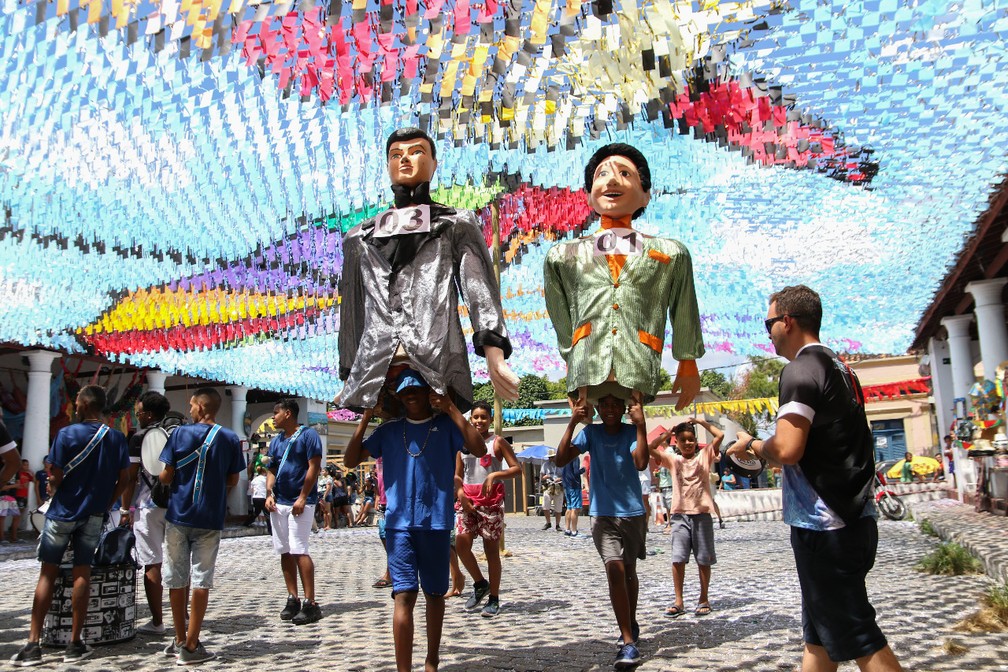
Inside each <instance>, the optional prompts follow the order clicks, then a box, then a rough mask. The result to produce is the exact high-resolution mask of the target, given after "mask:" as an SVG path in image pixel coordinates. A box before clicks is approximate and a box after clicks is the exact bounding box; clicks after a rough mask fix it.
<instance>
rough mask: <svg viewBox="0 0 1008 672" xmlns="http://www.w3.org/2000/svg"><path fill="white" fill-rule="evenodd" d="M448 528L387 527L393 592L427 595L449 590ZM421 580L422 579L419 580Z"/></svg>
mask: <svg viewBox="0 0 1008 672" xmlns="http://www.w3.org/2000/svg"><path fill="white" fill-rule="evenodd" d="M449 538H450V532H449V531H448V530H393V529H388V528H386V530H385V548H386V549H387V551H388V568H389V575H390V576H391V577H392V595H393V597H394V596H395V594H396V593H410V592H417V590H419V589H420V588H423V591H424V592H425V593H427V594H428V595H444V594H445V593H447V592H448V566H449V560H450V555H451V551H450V548H451V547H450V545H449ZM418 579H419V581H418Z"/></svg>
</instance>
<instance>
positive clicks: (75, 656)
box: [63, 642, 94, 663]
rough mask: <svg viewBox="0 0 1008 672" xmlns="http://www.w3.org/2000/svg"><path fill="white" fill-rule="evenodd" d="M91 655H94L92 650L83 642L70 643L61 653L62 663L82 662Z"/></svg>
mask: <svg viewBox="0 0 1008 672" xmlns="http://www.w3.org/2000/svg"><path fill="white" fill-rule="evenodd" d="M92 653H94V649H92V648H91V647H90V646H88V645H87V644H85V643H84V642H70V643H69V644H67V647H66V650H65V651H64V652H63V662H64V663H75V662H77V661H78V660H84V659H85V658H87V657H88V656H90V655H91V654H92Z"/></svg>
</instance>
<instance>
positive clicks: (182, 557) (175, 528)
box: [161, 522, 221, 590]
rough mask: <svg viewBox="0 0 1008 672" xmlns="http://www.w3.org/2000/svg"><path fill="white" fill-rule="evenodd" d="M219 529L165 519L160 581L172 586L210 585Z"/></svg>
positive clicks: (202, 586)
mask: <svg viewBox="0 0 1008 672" xmlns="http://www.w3.org/2000/svg"><path fill="white" fill-rule="evenodd" d="M220 540H221V531H220V530H206V529H203V528H200V527H186V526H184V525H176V524H174V523H171V522H166V523H165V558H164V568H163V570H162V575H161V583H163V584H164V587H165V588H167V589H169V590H172V589H176V588H185V587H186V586H189V585H191V586H192V587H193V588H205V589H210V588H213V575H214V567H216V565H217V550H218V549H219V548H220Z"/></svg>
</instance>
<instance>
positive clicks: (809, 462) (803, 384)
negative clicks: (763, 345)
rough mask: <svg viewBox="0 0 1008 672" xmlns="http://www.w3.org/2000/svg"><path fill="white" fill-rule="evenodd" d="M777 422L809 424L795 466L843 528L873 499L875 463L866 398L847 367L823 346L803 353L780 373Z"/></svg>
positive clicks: (808, 348) (803, 350)
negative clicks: (794, 419)
mask: <svg viewBox="0 0 1008 672" xmlns="http://www.w3.org/2000/svg"><path fill="white" fill-rule="evenodd" d="M779 399H780V409H779V410H778V412H777V414H778V416H782V415H786V414H788V413H795V414H797V415H801V416H802V417H804V418H807V419H810V420H811V422H812V426H811V428H810V430H809V436H808V441H806V443H805V453H804V455H803V456H802V459H801V460H799V462H798V464H799V466H800V467H801V470H802V473H803V474H805V477H806V478H807V479H808V481H809V483H811V484H812V487H813V488H815V491H816V492H817V493H818V494H819V496H820V497H822V500H823V501H824V502H825V503H826V505H827V506H829V507H830V509H832V510H833V511H834V512H836V514H837V515H838V516H840V518H842V519H843V521H844V522H845V523H847V524H851V523H854V522H855V521H857V519H858V518H859V517H860V516H861V513H862V512H863V511H864V507H865V504H866V503H867V501H868V498H869V497H870V496H871V490H872V484H873V480H872V479H873V475H874V473H875V458H874V455H873V453H872V439H871V430H870V428H869V426H868V418H867V416H866V415H865V410H864V393H863V392H862V391H861V384H860V383H859V382H858V379H857V376H856V375H855V374H854V372H853V371H851V369H850V367H848V366H847V365H846V364H844V363H843V362H841V361H840V358H839V357H837V355H836V353H834V352H833V351H832V350H830V349H829V348H827V347H826V346H824V345H812V346H807V347H805V348H804V349H802V350H801V351H800V352H799V353H798V355H797V356H796V357H795V358H794V360H793V361H791V362H790V363H788V365H787V366H785V367H784V370H783V371H782V372H781V378H780V397H779Z"/></svg>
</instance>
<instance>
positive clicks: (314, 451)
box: [269, 427, 322, 506]
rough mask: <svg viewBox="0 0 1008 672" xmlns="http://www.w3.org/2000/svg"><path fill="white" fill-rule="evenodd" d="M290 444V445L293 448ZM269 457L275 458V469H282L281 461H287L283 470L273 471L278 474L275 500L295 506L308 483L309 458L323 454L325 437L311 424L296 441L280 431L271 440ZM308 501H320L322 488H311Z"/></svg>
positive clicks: (271, 463)
mask: <svg viewBox="0 0 1008 672" xmlns="http://www.w3.org/2000/svg"><path fill="white" fill-rule="evenodd" d="M296 431H297V430H295V432H296ZM292 436H293V435H292ZM288 444H290V450H289V451H288V449H287V446H288ZM284 453H286V454H287V459H286V460H284V459H283V457H284ZM269 456H270V457H271V458H272V459H271V460H270V469H271V470H273V469H280V463H281V462H283V469H280V471H279V472H276V471H274V472H273V473H274V474H275V475H276V481H275V482H274V483H273V496H274V499H275V500H276V503H277V504H283V505H284V506H291V505H292V504H294V502H295V501H296V500H297V498H298V497H300V496H301V487H302V486H303V485H304V482H305V476H307V475H308V460H310V459H312V458H313V457H322V439H321V438H320V437H319V435H318V432H316V431H315V430H314V429H312V428H311V427H304V428H302V429H301V433H300V434H298V435H297V438H296V439H294V443H291V442H290V441H288V440H287V437H286V435H285V434H284V433H283V432H280V433H279V434H277V435H276V436H274V437H273V440H272V441H270V445H269ZM305 503H306V504H309V505H315V504H318V488H312V489H311V492H309V493H308V499H307V500H306V502H305Z"/></svg>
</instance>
